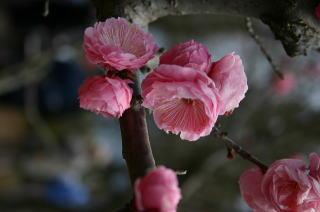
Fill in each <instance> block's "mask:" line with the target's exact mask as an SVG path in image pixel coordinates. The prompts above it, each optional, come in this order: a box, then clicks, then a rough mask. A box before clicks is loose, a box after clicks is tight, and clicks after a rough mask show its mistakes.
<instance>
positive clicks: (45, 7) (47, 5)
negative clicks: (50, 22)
mask: <svg viewBox="0 0 320 212" xmlns="http://www.w3.org/2000/svg"><path fill="white" fill-rule="evenodd" d="M49 5H50V1H49V0H45V2H44V9H43V13H42V16H43V17H47V16H48V15H49V13H50V9H49Z"/></svg>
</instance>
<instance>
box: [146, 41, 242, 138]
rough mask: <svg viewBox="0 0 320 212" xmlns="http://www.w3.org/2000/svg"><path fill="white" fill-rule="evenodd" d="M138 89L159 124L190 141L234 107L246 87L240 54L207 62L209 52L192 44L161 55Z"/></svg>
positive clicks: (182, 45) (191, 42)
mask: <svg viewBox="0 0 320 212" xmlns="http://www.w3.org/2000/svg"><path fill="white" fill-rule="evenodd" d="M141 87H142V97H143V99H144V102H143V106H144V107H146V108H149V109H151V110H152V111H153V116H154V120H155V122H156V124H157V126H158V127H159V128H160V129H163V130H165V131H166V132H171V133H174V134H179V133H180V137H181V139H185V140H189V141H195V140H197V139H199V138H200V137H202V136H206V135H208V134H210V132H211V130H212V128H213V126H214V124H215V123H216V121H217V118H218V116H219V115H224V114H226V113H230V112H232V111H233V110H234V109H235V108H236V107H238V106H239V103H240V101H241V100H242V99H243V98H244V96H245V93H246V91H247V89H248V86H247V78H246V75H245V72H244V68H243V65H242V61H241V59H240V57H239V56H238V55H235V54H234V53H231V54H228V55H226V56H224V57H223V58H222V59H220V60H218V61H216V62H211V55H210V54H209V52H208V50H207V48H206V47H205V46H203V45H202V44H200V43H197V42H196V41H194V40H191V41H187V42H185V43H182V44H178V45H177V46H175V47H173V48H172V49H169V50H168V51H167V52H165V53H164V54H163V55H161V57H160V64H159V66H158V67H157V68H156V69H155V70H153V71H152V72H151V73H150V74H149V75H148V76H147V77H146V78H145V79H144V81H143V82H142V86H141Z"/></svg>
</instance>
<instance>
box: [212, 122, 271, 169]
mask: <svg viewBox="0 0 320 212" xmlns="http://www.w3.org/2000/svg"><path fill="white" fill-rule="evenodd" d="M213 135H214V136H215V137H216V138H219V139H220V140H221V141H223V142H224V143H225V145H226V146H227V148H228V150H233V151H235V152H236V153H237V154H238V155H240V156H241V157H242V158H243V159H245V160H248V161H250V162H251V163H253V164H255V165H257V166H258V167H259V168H260V169H261V171H262V172H263V173H265V172H266V171H267V170H268V166H267V165H265V164H264V163H263V162H261V161H260V160H258V159H257V158H256V157H255V156H253V155H251V154H250V153H249V152H247V151H246V150H244V149H243V148H242V147H241V146H240V145H238V144H237V143H236V142H235V141H234V140H232V139H231V138H229V137H228V136H227V135H226V133H223V132H221V131H220V129H219V128H217V127H214V128H213Z"/></svg>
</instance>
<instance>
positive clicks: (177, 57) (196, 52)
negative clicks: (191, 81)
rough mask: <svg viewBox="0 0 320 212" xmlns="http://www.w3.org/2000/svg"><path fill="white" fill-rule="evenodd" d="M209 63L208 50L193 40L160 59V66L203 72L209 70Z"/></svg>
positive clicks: (171, 50) (173, 49)
mask: <svg viewBox="0 0 320 212" xmlns="http://www.w3.org/2000/svg"><path fill="white" fill-rule="evenodd" d="M210 63H211V55H210V54H209V52H208V49H207V48H206V47H205V46H203V45H202V44H201V43H198V42H196V41H194V40H190V41H187V42H184V43H181V44H178V45H176V46H174V47H173V48H171V49H170V50H168V51H166V52H165V53H163V54H162V55H161V57H160V64H171V65H179V66H184V67H191V68H194V69H196V70H199V71H205V72H207V71H208V70H209V68H210Z"/></svg>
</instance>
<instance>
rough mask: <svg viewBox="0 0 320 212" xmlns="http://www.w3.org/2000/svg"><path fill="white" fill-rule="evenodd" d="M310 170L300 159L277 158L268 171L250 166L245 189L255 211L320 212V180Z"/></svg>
mask: <svg viewBox="0 0 320 212" xmlns="http://www.w3.org/2000/svg"><path fill="white" fill-rule="evenodd" d="M310 157H311V158H312V157H314V159H315V160H319V158H317V159H316V158H315V156H314V155H313V156H310ZM314 164H317V162H315V163H314ZM311 167H316V168H315V169H317V167H318V166H317V165H311ZM309 171H310V170H308V168H307V167H306V166H305V164H304V162H303V161H302V160H299V159H283V160H279V161H276V162H275V163H273V164H272V165H271V166H270V168H269V169H268V171H267V172H266V173H265V174H264V175H263V174H262V173H261V171H260V170H259V169H257V168H256V169H249V170H247V171H245V172H244V173H243V174H242V175H241V177H240V182H239V183H240V189H241V193H242V195H243V197H244V199H245V201H246V202H247V203H248V205H249V206H250V207H251V208H252V209H253V210H254V211H255V212H269V211H270V212H278V211H281V212H316V211H319V210H320V184H319V181H318V180H317V179H316V178H314V177H313V176H312V174H309ZM310 173H312V172H310Z"/></svg>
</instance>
